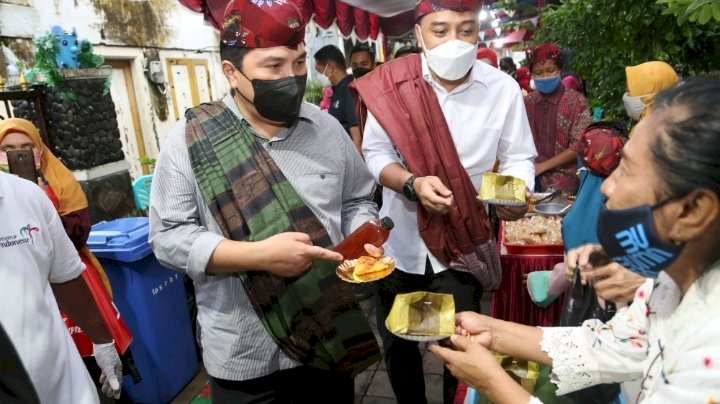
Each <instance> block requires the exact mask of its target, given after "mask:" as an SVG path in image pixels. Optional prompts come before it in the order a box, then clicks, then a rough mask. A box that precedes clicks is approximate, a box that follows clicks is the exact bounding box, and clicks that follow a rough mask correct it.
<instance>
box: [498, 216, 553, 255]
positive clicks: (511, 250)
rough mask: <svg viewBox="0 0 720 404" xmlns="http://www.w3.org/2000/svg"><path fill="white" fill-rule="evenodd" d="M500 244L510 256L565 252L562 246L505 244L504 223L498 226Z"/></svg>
mask: <svg viewBox="0 0 720 404" xmlns="http://www.w3.org/2000/svg"><path fill="white" fill-rule="evenodd" d="M500 243H501V244H502V245H503V246H504V247H505V251H506V252H507V253H508V254H511V255H560V254H562V253H564V252H565V250H564V246H563V245H562V244H506V243H505V222H504V221H503V222H501V224H500Z"/></svg>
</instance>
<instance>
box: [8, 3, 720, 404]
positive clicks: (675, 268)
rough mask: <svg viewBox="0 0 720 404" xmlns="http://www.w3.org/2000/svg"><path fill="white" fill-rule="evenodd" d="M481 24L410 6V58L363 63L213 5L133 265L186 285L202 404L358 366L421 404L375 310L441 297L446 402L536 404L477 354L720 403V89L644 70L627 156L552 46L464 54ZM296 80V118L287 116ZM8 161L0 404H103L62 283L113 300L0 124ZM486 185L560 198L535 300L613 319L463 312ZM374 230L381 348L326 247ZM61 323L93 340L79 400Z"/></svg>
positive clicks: (78, 199) (55, 167) (675, 398)
mask: <svg viewBox="0 0 720 404" xmlns="http://www.w3.org/2000/svg"><path fill="white" fill-rule="evenodd" d="M481 4H482V2H481V1H479V0H420V1H418V2H417V5H416V7H415V22H416V24H415V27H414V28H413V37H414V38H416V40H417V44H416V45H406V46H403V47H401V48H398V49H397V50H396V51H395V53H394V55H393V59H392V60H391V61H388V62H385V63H382V64H380V63H379V62H378V60H377V59H378V56H377V55H376V54H375V50H374V49H373V48H372V47H370V46H368V45H366V44H358V45H356V46H354V47H353V48H352V50H351V51H350V52H349V53H348V54H347V55H345V54H344V53H343V51H342V50H341V49H339V48H338V47H336V46H334V45H327V46H324V47H322V48H320V49H317V50H314V49H306V48H305V43H304V41H303V38H304V35H305V24H304V23H300V22H302V21H304V18H303V14H302V13H301V12H300V10H299V9H298V7H297V6H296V5H295V3H293V2H257V1H249V0H232V1H230V2H229V4H228V8H227V10H226V13H225V21H224V24H223V29H222V32H221V43H220V59H221V67H222V73H223V74H224V77H225V79H226V80H227V82H228V84H229V86H230V88H231V92H230V93H229V94H227V95H226V96H225V97H223V98H222V99H221V100H218V101H214V102H210V103H204V104H201V105H198V106H196V107H194V108H190V109H188V110H187V111H186V112H185V116H184V118H183V119H181V120H179V121H178V122H177V123H176V125H175V126H174V127H173V129H172V130H171V132H170V133H169V134H168V135H167V137H166V139H165V142H164V144H163V147H162V149H161V152H160V155H159V158H158V161H157V165H156V167H155V171H154V178H153V183H152V191H151V201H150V206H149V216H150V218H149V221H150V235H149V242H150V244H151V245H152V248H153V250H154V253H155V256H156V257H157V258H158V260H159V261H160V262H161V263H163V264H164V265H166V266H167V267H170V268H173V269H175V270H177V271H179V272H181V273H184V274H186V275H187V276H188V277H189V278H191V279H192V280H193V282H194V284H195V293H196V301H197V306H198V307H197V308H198V310H197V324H198V327H199V332H198V335H199V340H200V346H201V347H202V357H203V362H204V366H205V369H206V370H207V373H208V375H209V376H210V386H211V394H212V400H213V402H215V403H224V402H241V403H245V402H248V403H249V402H253V403H254V402H280V403H291V402H292V403H316V402H334V403H352V402H354V401H355V399H354V387H353V386H354V376H356V375H357V374H358V373H359V372H361V371H363V370H364V369H366V368H368V366H370V365H371V364H372V363H374V362H376V361H377V360H379V359H380V358H381V357H382V360H384V361H385V364H386V368H387V372H388V375H389V378H390V382H391V385H392V389H393V391H394V394H395V397H396V400H397V402H399V403H409V404H422V403H426V402H427V401H428V400H427V397H426V392H425V380H424V377H423V369H422V368H423V358H422V356H421V352H420V350H419V346H418V342H417V341H411V340H407V339H404V338H399V337H398V336H397V335H395V334H393V333H392V332H390V331H389V330H388V329H387V327H385V318H386V317H387V316H388V314H389V312H390V310H391V308H392V306H393V302H394V299H395V297H396V295H398V294H399V293H406V292H414V291H428V292H438V293H446V294H450V295H452V296H453V299H454V305H455V309H456V311H457V312H458V314H457V316H456V325H457V330H456V331H457V333H456V335H453V336H452V337H451V338H450V340H449V342H448V343H447V344H446V346H440V345H433V346H432V347H431V351H432V352H433V353H434V354H435V355H437V356H438V357H439V358H440V359H442V361H443V362H444V363H445V364H446V367H445V370H444V374H443V400H444V402H445V403H452V402H453V401H454V399H455V394H456V389H457V386H458V381H462V382H464V383H466V384H467V385H469V386H471V387H474V388H476V389H477V390H479V391H481V392H482V393H483V394H484V395H485V396H486V397H487V398H488V399H490V400H492V401H494V402H518V403H520V402H522V403H538V402H539V400H538V399H537V398H536V397H533V396H532V394H531V393H530V392H528V391H526V390H525V389H523V388H522V387H521V386H520V385H519V384H518V383H516V382H515V381H514V380H513V379H511V378H510V376H509V375H508V374H507V373H506V372H505V370H503V369H502V368H501V367H500V365H499V364H498V363H497V361H496V359H495V357H493V355H492V354H491V352H490V351H491V350H492V351H496V352H500V353H506V354H509V355H512V356H513V357H515V358H517V359H526V360H531V361H535V362H537V363H540V364H544V365H547V366H550V367H552V380H553V382H554V383H555V384H556V385H557V393H558V394H566V393H570V392H575V391H580V392H582V391H583V390H584V389H586V388H588V387H590V386H593V385H605V384H609V385H613V384H614V383H620V382H623V381H628V380H641V381H642V382H641V390H640V395H639V397H638V400H637V401H638V402H641V403H659V402H705V403H714V402H718V398H719V397H720V373H719V372H720V366H719V365H720V345H719V344H718V343H717V341H718V340H720V327H718V325H717V319H718V316H720V300H719V298H718V296H720V293H719V292H720V275H718V274H720V267H719V265H720V264H719V263H720V253H719V251H720V248H718V247H720V245H718V238H717V234H718V232H720V183H719V181H718V170H720V161H719V160H718V156H719V155H720V150H718V145H720V114H718V111H717V105H718V104H719V103H720V99H719V97H720V95H719V94H720V84H718V81H717V80H712V79H704V80H703V79H695V80H685V81H683V80H681V78H680V77H679V76H678V75H677V73H676V72H675V71H674V70H673V68H672V66H671V65H670V64H668V63H666V62H663V61H648V62H647V63H643V64H640V65H637V66H628V67H626V78H627V88H626V91H625V92H624V95H623V97H622V99H618V100H617V102H618V104H620V103H623V105H624V106H625V110H626V112H627V116H628V118H630V119H631V120H632V122H633V124H635V123H637V124H636V125H635V126H634V128H633V129H632V131H631V132H630V134H629V136H628V135H627V134H626V133H627V132H628V131H627V128H628V126H627V125H625V124H624V123H623V122H596V123H591V121H592V118H591V111H590V108H589V105H588V101H587V99H586V98H585V93H584V86H583V80H581V79H580V78H578V77H577V76H576V75H575V74H573V73H572V71H571V70H570V69H569V66H567V65H566V62H567V54H566V53H565V52H563V51H562V50H561V49H560V48H559V47H558V46H557V45H556V44H551V43H546V44H540V45H536V46H532V47H530V48H528V49H527V51H526V52H525V59H524V60H523V61H522V62H521V63H519V65H520V66H519V67H518V63H516V61H515V60H514V59H513V58H512V57H507V56H506V57H501V58H498V56H499V55H498V54H497V53H496V52H495V51H494V50H492V49H489V48H487V47H484V46H479V42H478V32H479V24H478V20H477V16H478V9H479V7H480V6H481ZM247 21H262V23H261V24H254V23H247ZM580 51H581V50H580ZM308 52H311V54H308ZM307 57H312V58H313V59H314V61H315V64H314V65H315V70H316V73H317V75H318V79H319V80H320V81H321V82H322V84H323V86H324V87H325V89H324V90H323V95H324V97H323V101H322V102H321V105H320V108H318V107H316V106H313V105H311V104H309V103H307V102H304V101H303V97H304V93H305V86H306V83H307V74H308V67H307V64H306V58H307ZM586 79H592V78H586ZM13 150H29V151H32V153H33V154H34V156H35V157H34V158H35V161H36V162H37V163H38V167H37V173H38V181H37V185H39V186H40V187H38V186H35V185H32V183H30V182H28V181H23V180H20V179H17V178H13V177H12V176H10V175H7V174H6V173H0V212H2V218H3V220H2V222H1V223H0V231H2V233H0V247H2V251H3V261H6V260H7V259H6V257H10V256H12V260H14V261H13V262H15V263H21V265H20V266H19V267H18V266H15V267H9V266H7V265H4V263H2V264H0V270H2V271H3V272H2V276H3V282H2V283H1V284H0V288H1V289H2V293H0V303H2V306H3V307H10V306H13V307H19V310H14V311H10V310H2V311H0V340H2V344H0V352H2V354H3V355H2V359H3V361H4V362H3V370H2V371H0V387H2V389H0V401H3V400H4V399H5V398H8V400H10V399H14V400H21V401H24V402H73V403H75V402H76V403H94V402H97V401H98V397H97V391H96V388H97V389H100V390H101V391H102V392H103V393H105V394H106V395H108V396H109V397H110V396H114V397H115V398H118V396H119V394H120V381H121V380H122V364H121V360H120V357H121V355H122V354H123V353H124V351H125V349H126V348H127V346H125V345H123V344H121V343H122V342H123V340H122V338H121V336H120V335H118V334H117V329H118V327H120V328H122V324H120V325H118V324H109V323H108V321H107V320H106V319H103V317H102V316H101V314H100V313H99V309H98V303H97V297H95V296H93V295H92V293H91V292H90V290H89V288H88V286H87V282H88V281H87V280H86V279H85V275H83V272H85V273H86V274H87V273H92V274H94V275H93V276H95V277H96V278H97V279H99V280H98V281H97V282H98V283H100V284H102V283H103V281H104V282H105V286H107V299H111V292H112V291H111V289H110V287H109V285H107V281H106V279H105V277H104V273H103V270H102V267H101V266H100V264H99V263H98V262H97V260H96V259H95V258H94V256H93V255H92V253H90V251H89V250H88V249H87V247H86V246H85V243H86V240H87V236H88V231H89V216H88V208H87V200H86V199H85V195H84V194H83V192H82V190H81V189H80V187H79V185H78V183H77V181H76V180H75V179H74V178H73V176H72V174H71V173H70V172H69V171H68V170H67V169H66V168H65V167H64V166H63V165H62V163H61V162H60V161H59V160H57V159H56V158H55V157H54V155H53V154H52V152H51V151H50V150H49V148H48V147H46V146H45V145H44V144H43V142H42V139H41V138H40V135H39V132H38V130H37V128H36V127H35V126H33V125H32V124H31V123H30V122H28V121H24V120H18V119H8V120H3V121H2V122H1V123H0V171H7V166H8V164H7V159H8V158H7V154H8V153H9V152H11V151H13ZM493 170H494V171H497V172H498V173H500V174H504V175H510V176H513V177H516V178H519V179H522V180H523V181H524V184H525V185H526V187H527V189H525V190H523V191H525V192H526V195H527V196H529V195H530V194H532V193H533V192H553V191H557V192H560V193H562V194H563V195H565V196H574V197H576V203H575V205H574V206H573V208H572V209H571V210H570V212H569V213H568V216H567V217H566V220H565V221H564V222H563V225H562V236H563V241H564V243H565V248H566V251H565V260H564V262H563V263H561V264H559V265H558V266H557V267H556V268H555V270H554V271H552V273H550V271H548V274H547V276H550V277H554V279H555V281H553V282H549V284H550V285H552V289H548V290H546V291H544V292H546V293H544V295H545V296H547V297H548V299H549V300H552V299H553V298H556V297H557V295H558V294H560V293H562V292H563V291H564V290H566V289H567V288H568V287H569V285H570V284H571V281H573V280H578V279H582V283H583V285H584V287H585V288H586V289H588V290H592V291H593V292H594V293H596V295H597V297H598V298H599V299H600V300H598V303H599V304H601V305H602V306H603V307H605V308H607V307H615V304H617V312H616V313H615V312H614V311H613V312H612V313H611V312H609V311H606V312H604V313H605V314H606V315H607V317H604V316H600V315H593V316H590V317H588V318H583V319H582V320H583V322H582V323H577V324H569V325H568V326H567V327H543V328H536V327H528V326H522V325H518V324H514V323H509V322H504V321H500V320H496V319H492V318H489V317H486V316H482V315H480V314H478V313H479V312H480V311H481V307H480V304H481V297H482V294H483V292H485V291H489V290H493V289H495V288H496V287H497V286H498V284H499V282H500V277H501V270H502V269H501V268H500V257H499V248H498V245H497V241H496V240H497V238H496V234H497V228H496V226H495V225H494V223H495V221H494V220H493V218H497V219H500V220H504V221H515V220H519V219H521V218H523V217H525V214H526V213H527V212H528V205H527V204H524V205H521V206H514V205H513V206H509V205H502V204H497V205H488V204H484V203H478V201H477V199H476V196H477V190H478V188H479V187H480V183H481V180H482V177H483V173H486V172H488V171H493ZM33 182H35V181H33ZM248 190H252V192H248ZM380 196H381V197H380ZM378 215H379V216H388V217H390V218H392V220H393V222H394V229H393V231H392V232H391V233H390V236H389V238H388V240H387V242H386V243H385V245H384V250H382V251H379V252H380V253H382V252H384V253H385V254H387V255H388V256H391V257H393V258H394V259H395V262H396V269H395V270H394V271H393V272H392V273H390V275H389V276H387V277H386V278H383V279H380V280H378V281H377V282H376V283H375V290H374V291H373V294H374V296H375V298H376V304H377V308H376V313H377V324H378V332H379V337H380V339H381V341H382V351H381V350H380V347H379V346H378V344H377V342H376V339H375V336H374V335H373V334H372V332H371V330H370V328H369V325H368V324H367V321H366V319H365V318H364V315H363V314H362V313H361V311H360V308H359V305H358V302H357V297H356V295H355V293H354V292H355V291H356V290H355V289H353V288H352V287H351V286H350V285H349V284H347V283H344V282H343V281H341V280H339V278H338V277H337V276H335V267H337V264H338V263H339V262H342V261H343V259H344V257H343V256H342V255H340V254H339V253H338V252H336V251H333V250H332V246H333V245H336V244H338V243H339V242H340V241H341V240H343V239H344V238H345V237H347V236H348V235H349V234H351V233H352V232H353V231H354V230H356V229H357V228H358V227H359V226H361V225H362V224H363V223H365V222H367V221H368V220H372V219H375V218H377V217H378ZM25 226H27V228H26V227H25ZM17 229H25V230H24V232H23V230H21V236H22V237H25V238H23V239H22V240H25V241H24V242H22V243H20V242H19V241H17V242H15V240H16V238H15V236H14V234H15V233H16V232H17ZM8 235H11V236H8ZM368 248H369V247H368ZM369 251H370V250H369ZM376 252H377V251H376ZM557 285H560V286H557ZM103 290H104V289H103ZM108 301H110V300H108ZM110 304H111V303H110ZM608 305H611V306H608ZM622 306H625V307H622ZM621 307H622V308H621ZM60 310H62V311H63V312H64V313H66V314H67V315H68V316H69V317H71V318H72V320H75V321H76V323H77V324H78V325H80V326H82V328H83V329H84V330H85V331H86V333H87V335H88V337H89V338H90V340H91V342H92V350H91V352H90V353H89V354H93V355H94V358H95V362H96V364H97V365H98V367H99V372H97V374H93V377H94V378H95V379H97V380H98V382H97V383H96V385H93V380H92V379H91V378H90V377H89V376H88V372H87V370H85V368H84V367H83V362H82V360H81V359H80V356H79V355H78V351H77V348H76V347H75V346H74V345H73V342H72V340H71V339H70V337H69V334H68V333H67V331H66V330H65V329H63V328H64V325H63V323H62V321H61V317H60V316H61V314H60ZM608 313H610V314H608ZM6 358H10V359H6ZM8 360H12V361H13V362H11V363H12V364H13V366H11V367H7V366H6V361H8ZM86 363H87V362H86ZM611 395H612V396H613V397H610V399H611V400H615V399H619V396H618V393H617V391H616V390H613V391H612V393H611Z"/></svg>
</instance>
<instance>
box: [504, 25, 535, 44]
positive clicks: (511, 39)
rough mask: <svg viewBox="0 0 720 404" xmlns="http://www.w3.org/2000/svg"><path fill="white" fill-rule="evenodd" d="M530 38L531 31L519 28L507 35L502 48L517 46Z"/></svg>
mask: <svg viewBox="0 0 720 404" xmlns="http://www.w3.org/2000/svg"><path fill="white" fill-rule="evenodd" d="M531 37H532V31H529V30H527V29H524V28H521V29H519V30H517V31H513V32H511V33H509V34H508V35H507V36H506V37H505V38H504V39H503V47H504V48H508V47H511V46H513V45H515V44H518V43H520V42H523V41H527V40H528V39H530V38H531Z"/></svg>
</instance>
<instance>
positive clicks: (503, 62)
mask: <svg viewBox="0 0 720 404" xmlns="http://www.w3.org/2000/svg"><path fill="white" fill-rule="evenodd" d="M500 67H501V68H503V67H505V68H506V69H507V70H508V71H511V72H514V71H515V70H517V66H515V61H514V60H513V58H511V57H509V56H505V57H504V58H502V59H500Z"/></svg>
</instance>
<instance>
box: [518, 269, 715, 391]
mask: <svg viewBox="0 0 720 404" xmlns="http://www.w3.org/2000/svg"><path fill="white" fill-rule="evenodd" d="M542 330H543V339H542V341H541V343H540V345H541V348H542V350H543V351H545V352H547V353H548V355H549V356H550V357H551V358H552V360H553V365H554V366H553V370H552V374H551V378H552V381H553V383H555V384H556V385H557V387H558V390H557V394H565V393H569V392H572V391H575V390H579V389H582V388H585V387H588V386H592V385H596V384H600V383H610V382H621V381H627V380H635V379H640V378H642V387H641V392H640V395H639V397H638V399H637V402H638V403H646V404H648V403H653V404H657V403H699V404H718V403H720V265H718V264H716V265H715V266H714V267H713V268H712V269H709V270H707V272H705V274H704V275H703V276H702V277H701V278H700V279H698V280H697V281H696V282H695V283H694V284H693V285H692V286H691V287H690V289H688V291H687V294H686V295H685V297H684V298H683V297H682V296H681V293H680V289H679V288H678V286H677V285H676V284H675V282H674V281H673V280H672V279H671V278H670V277H669V276H668V275H667V274H665V273H664V272H663V273H661V274H660V276H659V277H658V279H657V280H648V281H647V282H645V283H644V284H643V285H642V286H641V287H640V288H639V289H638V290H637V292H636V294H635V300H634V301H633V303H632V304H631V305H630V306H628V307H625V308H623V309H621V310H619V311H618V312H617V314H616V315H615V317H613V318H612V320H610V321H608V322H607V323H606V324H604V323H602V322H600V321H598V320H588V321H585V322H584V323H583V325H582V326H580V327H552V328H543V329H542ZM531 403H539V400H537V399H536V398H534V397H533V399H532V400H531Z"/></svg>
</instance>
